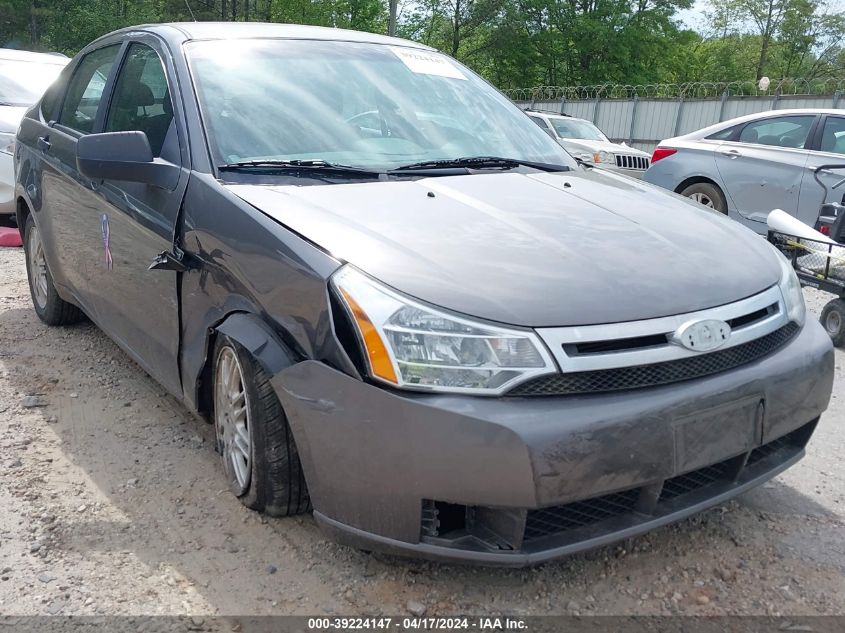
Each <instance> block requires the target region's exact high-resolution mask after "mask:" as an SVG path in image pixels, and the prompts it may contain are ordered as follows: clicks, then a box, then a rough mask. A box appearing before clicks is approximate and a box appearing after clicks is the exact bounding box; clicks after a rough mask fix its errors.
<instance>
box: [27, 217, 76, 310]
mask: <svg viewBox="0 0 845 633" xmlns="http://www.w3.org/2000/svg"><path fill="white" fill-rule="evenodd" d="M24 246H25V251H26V275H27V278H28V279H29V293H30V295H31V296H32V305H33V307H34V308H35V314H37V315H38V318H39V319H41V320H42V321H43V322H44V323H46V324H47V325H68V324H70V323H76V322H77V321H80V320H81V319H82V318H83V317H84V315H83V314H82V310H80V309H79V308H77V307H76V306H75V305H73V304H72V303H68V302H67V301H65V300H64V299H62V298H61V297H60V296H59V293H58V292H56V287H55V286H54V285H53V277H52V275H50V269H49V268H47V259H46V257H45V256H44V242H42V241H41V232H40V231H39V229H38V227H37V226H36V225H35V220H34V219H33V218H32V215H29V216H28V217H27V218H26V225H25V228H24Z"/></svg>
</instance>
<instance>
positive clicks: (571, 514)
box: [525, 489, 640, 541]
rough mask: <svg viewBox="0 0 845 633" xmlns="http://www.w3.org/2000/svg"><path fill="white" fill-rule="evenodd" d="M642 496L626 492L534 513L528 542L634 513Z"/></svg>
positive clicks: (528, 525) (527, 531) (529, 521)
mask: <svg viewBox="0 0 845 633" xmlns="http://www.w3.org/2000/svg"><path fill="white" fill-rule="evenodd" d="M639 494H640V493H639V489H635V490H626V491H625V492H617V493H613V494H609V495H604V496H603V497H594V498H592V499H586V500H584V501H576V502H575V503H567V504H566V505H565V506H556V507H553V508H543V509H541V510H530V511H529V512H528V516H527V518H526V523H525V540H526V541H530V540H532V539H537V538H542V537H544V536H548V535H549V534H557V533H558V532H564V531H566V530H572V529H575V528H579V527H584V526H587V525H592V524H593V523H599V522H600V521H604V520H605V519H609V518H611V517H614V516H618V515H620V514H628V513H630V512H633V510H634V507H635V506H636V504H637V499H638V498H639Z"/></svg>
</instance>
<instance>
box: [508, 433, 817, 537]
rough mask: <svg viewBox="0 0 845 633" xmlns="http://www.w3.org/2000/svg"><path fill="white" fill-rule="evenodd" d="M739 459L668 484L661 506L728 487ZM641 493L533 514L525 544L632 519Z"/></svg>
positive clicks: (797, 438)
mask: <svg viewBox="0 0 845 633" xmlns="http://www.w3.org/2000/svg"><path fill="white" fill-rule="evenodd" d="M815 424H816V421H815V420H814V421H813V422H810V423H808V424H806V425H804V426H802V427H800V428H798V429H796V430H794V431H792V432H791V433H788V434H787V435H784V436H782V437H779V438H777V439H775V440H772V441H771V442H768V443H767V444H763V445H762V446H758V447H757V448H755V449H754V450H752V451H751V454H750V455H749V456H748V460H747V461H746V465H745V467H748V466H750V465H752V464H753V463H755V462H758V461H760V460H761V459H764V458H766V457H769V456H771V455H774V454H776V453H778V452H781V451H784V452H783V456H784V458H787V457H789V456H790V455H792V454H794V452H795V451H798V450H800V449H801V448H803V447H804V445H805V444H806V443H807V440H808V439H809V437H810V435H811V434H812V432H813V429H814V428H815ZM788 451H791V452H788ZM739 458H741V456H738V457H736V458H731V459H728V460H725V461H723V462H719V463H717V464H711V465H709V466H704V467H702V468H699V469H698V470H693V471H691V472H688V473H684V474H683V475H678V476H676V477H672V478H671V479H667V480H665V481H664V482H663V489H662V491H661V492H660V497H659V500H658V504H660V503H663V502H666V501H670V500H673V499H678V498H680V497H683V496H684V495H686V494H689V493H691V492H695V491H697V490H701V489H703V488H707V487H709V486H713V485H717V486H718V485H726V483H727V482H729V481H732V480H734V478H735V477H737V476H739V473H738V472H737V469H738V465H737V463H736V462H737V459H739ZM717 489H718V488H717ZM640 490H641V489H640V488H633V489H631V490H624V491H622V492H614V493H612V494H608V495H603V496H601V497H593V498H591V499H582V500H581V501H575V502H573V503H567V504H566V505H562V506H555V507H551V508H541V509H539V510H529V511H528V515H527V517H526V524H525V538H524V540H525V542H526V543H529V542H531V541H535V540H538V539H542V538H544V537H550V536H554V535H556V534H561V533H563V532H566V531H568V530H573V529H577V528H583V527H587V526H591V525H594V524H598V523H601V522H602V521H606V520H608V519H612V518H614V517H622V516H626V515H631V514H632V513H634V512H635V510H636V507H637V502H638V500H639V498H640ZM679 502H680V500H679ZM658 507H659V506H658Z"/></svg>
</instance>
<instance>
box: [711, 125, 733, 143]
mask: <svg viewBox="0 0 845 633" xmlns="http://www.w3.org/2000/svg"><path fill="white" fill-rule="evenodd" d="M736 128H737V126H735V125H732V126H731V127H729V128H725V129H724V130H719V131H718V132H714V133H713V134H711V135H710V136H708V137H707V138H708V139H710V140H713V141H727V140H728V139H730V138H732V137H733V135H734V132H736Z"/></svg>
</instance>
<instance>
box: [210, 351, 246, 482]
mask: <svg viewBox="0 0 845 633" xmlns="http://www.w3.org/2000/svg"><path fill="white" fill-rule="evenodd" d="M248 404H249V403H248V400H247V394H246V389H245V387H244V377H243V370H242V368H241V364H240V361H238V357H237V354H236V353H235V350H234V349H232V348H231V347H229V346H226V347H224V348H222V349H221V350H220V354H219V355H218V357H217V368H216V375H215V379H214V422H215V426H216V429H217V442H218V445H219V446H220V449H221V452H222V454H223V462H224V465H225V468H226V473H227V475H228V476H229V479H230V483H231V485H232V489H233V491H234V492H235V494H237V495H239V496H240V495H242V494H244V493H245V492H246V491H247V490H248V489H249V484H250V477H251V473H252V441H251V439H250V419H249V418H250V415H249V406H248Z"/></svg>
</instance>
